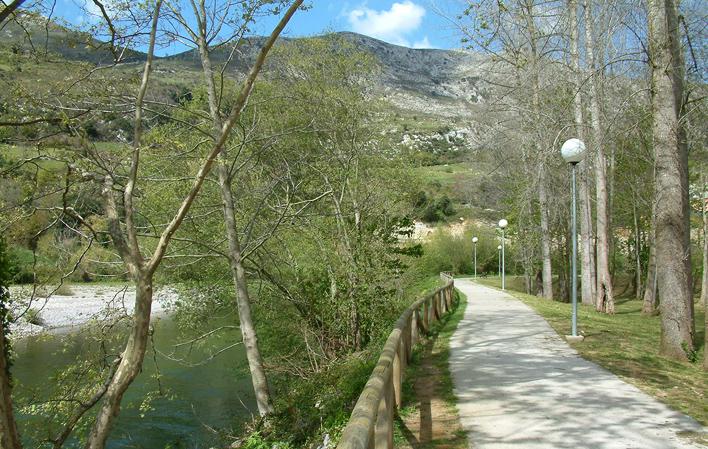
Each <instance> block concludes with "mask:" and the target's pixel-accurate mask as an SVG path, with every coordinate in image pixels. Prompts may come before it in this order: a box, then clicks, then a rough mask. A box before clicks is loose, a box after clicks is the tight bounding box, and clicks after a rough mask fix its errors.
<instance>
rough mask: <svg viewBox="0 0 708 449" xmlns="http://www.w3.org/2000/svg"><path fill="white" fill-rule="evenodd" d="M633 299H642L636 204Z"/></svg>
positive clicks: (635, 206)
mask: <svg viewBox="0 0 708 449" xmlns="http://www.w3.org/2000/svg"><path fill="white" fill-rule="evenodd" d="M633 217H634V297H635V299H641V297H642V259H641V249H642V248H641V241H642V239H641V235H640V232H639V217H637V204H636V201H635V203H634V208H633Z"/></svg>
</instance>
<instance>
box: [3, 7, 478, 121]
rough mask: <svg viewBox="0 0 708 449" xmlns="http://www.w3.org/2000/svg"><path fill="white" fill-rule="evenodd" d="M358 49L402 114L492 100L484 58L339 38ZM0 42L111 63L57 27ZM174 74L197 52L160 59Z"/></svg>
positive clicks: (15, 30)
mask: <svg viewBox="0 0 708 449" xmlns="http://www.w3.org/2000/svg"><path fill="white" fill-rule="evenodd" d="M335 34H336V35H337V37H340V38H343V39H346V40H347V41H349V42H351V43H353V44H354V46H355V47H356V48H359V49H361V50H364V51H367V52H370V53H371V54H373V56H374V57H375V58H376V60H377V61H378V64H379V66H380V67H381V72H380V74H381V75H380V78H379V79H378V82H377V86H375V87H376V89H375V92H377V93H378V94H380V95H381V96H382V97H383V98H385V99H386V100H388V101H389V102H390V103H392V104H393V105H394V106H395V107H398V108H399V109H400V110H402V111H409V112H414V113H422V114H430V115H433V116H438V117H447V118H452V117H459V116H461V115H462V116H472V115H474V112H475V111H476V110H477V109H476V108H475V105H477V104H479V103H481V102H483V101H484V100H485V98H486V97H488V94H489V92H488V90H487V88H485V87H484V83H483V81H482V79H483V75H482V67H483V65H484V62H485V59H484V57H482V56H480V55H477V54H474V53H471V52H467V51H461V50H436V49H412V48H406V47H401V46H398V45H393V44H389V43H386V42H383V41H380V40H378V39H374V38H371V37H368V36H364V35H361V34H356V33H351V32H340V33H335ZM263 39H264V38H258V37H256V38H249V39H247V40H245V41H243V42H242V43H241V45H240V47H239V48H238V49H237V51H236V57H235V58H234V59H233V60H232V61H231V63H230V67H231V69H232V70H234V71H236V72H242V73H243V72H245V71H246V70H247V69H248V68H249V67H250V63H251V62H252V61H253V60H254V59H255V57H256V55H257V52H258V50H259V48H260V45H261V44H262V42H263ZM302 39H307V38H282V39H281V41H282V43H283V44H285V45H288V44H295V45H297V43H298V42H299V41H301V40H302ZM0 41H1V42H2V44H3V45H4V46H5V45H6V46H9V47H11V48H12V49H13V51H19V50H29V49H32V50H33V51H39V52H41V53H43V52H47V53H48V54H50V55H51V54H55V55H57V56H60V57H63V58H66V59H70V60H80V61H85V62H89V63H92V64H97V65H106V64H110V63H112V59H113V55H112V54H111V52H110V51H109V46H108V45H107V44H106V43H104V42H100V41H98V40H96V39H94V38H92V37H91V36H88V35H86V34H83V33H80V32H76V31H71V30H68V29H66V28H64V27H63V26H61V25H58V24H56V23H54V22H51V21H50V22H47V21H46V19H43V18H41V17H36V18H34V19H32V18H29V19H28V20H26V21H25V23H24V28H21V27H19V26H18V25H17V24H15V23H14V22H8V23H6V24H5V26H4V27H3V28H2V29H0ZM230 52H231V48H227V47H226V46H225V47H223V48H221V49H218V50H216V51H215V52H214V53H213V54H212V57H213V59H214V61H215V62H216V63H218V62H220V61H225V60H226V59H227V58H228V57H229V54H230ZM123 56H124V59H123V64H124V65H130V64H136V63H140V62H142V61H144V59H145V54H144V53H142V52H139V51H133V50H128V51H126V52H125V53H124V54H123ZM161 65H162V66H163V67H169V69H171V70H173V71H175V70H176V71H180V70H186V71H190V72H191V71H194V70H200V66H199V57H198V54H197V52H196V51H195V50H189V51H186V52H182V53H178V54H175V55H171V56H166V57H162V58H158V60H157V62H156V67H157V68H159V67H160V66H161Z"/></svg>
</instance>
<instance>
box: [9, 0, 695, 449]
mask: <svg viewBox="0 0 708 449" xmlns="http://www.w3.org/2000/svg"><path fill="white" fill-rule="evenodd" d="M54 6H55V5H54V3H53V2H43V1H31V0H30V1H25V2H22V1H15V2H12V3H11V4H9V5H8V6H6V7H5V8H4V9H3V11H2V12H0V31H3V32H5V34H3V36H12V39H10V38H8V39H7V41H0V70H1V71H0V84H1V85H2V86H3V87H2V89H1V91H0V114H1V116H0V149H1V153H0V211H2V212H1V214H0V230H1V232H2V240H0V283H1V285H2V286H3V287H2V290H1V291H0V292H1V293H2V295H1V296H0V317H1V318H2V322H3V325H2V330H3V335H2V338H0V345H2V347H1V348H0V352H2V357H0V445H1V446H2V447H3V448H8V449H19V448H22V447H42V448H44V447H47V448H61V447H76V446H77V445H79V446H83V447H86V448H90V449H102V448H105V447H106V445H107V443H108V442H109V441H110V438H111V431H112V430H113V428H114V424H115V422H116V420H117V418H118V416H119V415H120V411H121V404H122V401H123V396H124V394H125V392H126V391H127V390H128V389H129V388H130V387H131V384H133V382H134V380H135V379H136V377H137V376H138V375H139V374H140V372H141V369H142V366H143V363H144V361H145V358H146V356H148V355H149V356H150V357H152V355H150V354H151V352H150V351H151V348H152V346H151V345H152V342H151V336H152V331H153V326H152V325H153V324H154V323H153V322H152V320H151V308H152V304H153V294H154V292H155V290H156V288H158V287H159V286H164V285H169V286H171V287H174V288H176V289H177V290H178V292H179V297H180V300H179V301H178V302H177V303H176V304H175V317H176V320H177V322H178V323H179V324H180V326H181V327H182V328H183V331H184V334H185V338H186V339H188V341H190V342H191V344H199V342H200V341H202V340H203V339H204V338H206V337H208V336H209V335H213V334H215V333H219V332H222V331H224V329H225V328H233V327H235V326H238V328H239V329H240V332H241V341H237V342H234V345H235V344H242V345H243V347H244V348H245V351H246V356H247V359H248V370H249V374H250V377H251V380H252V384H253V389H254V392H255V398H256V406H257V410H258V412H259V415H260V417H257V418H255V419H254V422H253V423H251V424H250V425H249V426H248V427H247V428H246V429H238V432H239V433H240V435H232V434H230V433H227V434H225V435H224V436H223V439H224V441H225V443H224V444H230V443H232V442H234V441H236V440H239V441H240V442H241V444H242V446H243V447H248V448H257V447H258V448H260V447H271V446H272V444H274V443H276V442H277V443H278V444H280V446H278V447H317V446H318V445H320V444H321V443H322V440H323V438H324V435H325V434H327V435H331V437H332V438H333V439H334V440H336V438H337V435H338V434H339V432H341V430H342V429H343V426H344V424H345V423H346V421H347V419H348V417H349V412H350V411H351V408H352V406H353V404H354V402H355V401H356V398H357V396H358V394H359V393H360V391H361V387H362V386H363V383H364V382H365V381H366V378H367V377H368V374H369V372H370V371H371V368H372V367H373V363H374V361H375V360H376V356H377V354H376V352H377V351H378V350H379V349H380V347H381V343H382V342H383V341H384V340H385V338H386V335H387V334H388V332H389V330H390V327H391V325H392V323H394V322H395V320H396V318H397V317H398V315H399V313H400V312H401V311H402V310H403V309H404V308H405V307H406V306H407V305H408V304H409V303H410V302H411V301H412V296H413V295H415V294H419V293H420V290H422V289H423V288H424V287H429V286H430V285H431V284H430V282H432V281H431V280H432V279H434V278H435V277H437V274H438V271H439V270H443V269H445V270H447V269H449V268H452V269H454V270H456V271H458V272H465V271H466V272H470V269H469V267H470V265H469V264H470V263H471V240H470V241H468V240H465V241H464V242H462V243H463V244H464V246H460V245H459V244H455V245H449V246H447V247H446V246H445V245H444V244H441V243H440V241H443V239H440V241H437V240H435V238H434V239H433V243H431V244H428V245H420V244H417V243H415V242H413V241H411V240H410V238H409V237H410V236H411V234H412V232H413V226H412V223H413V219H415V218H419V217H421V216H423V215H424V211H421V208H424V206H425V205H424V204H419V203H420V198H421V192H422V191H424V190H425V186H422V185H421V181H420V180H419V179H416V177H415V176H414V173H417V172H416V170H414V168H416V167H414V163H413V161H412V159H416V158H415V157H414V155H413V156H412V155H411V154H409V153H408V152H406V151H404V150H402V149H401V148H400V146H399V144H400V140H401V139H400V137H401V136H399V135H395V133H394V134H391V133H390V132H388V131H389V130H390V127H391V122H392V116H393V114H392V108H391V106H390V105H389V104H387V103H386V102H385V101H384V100H383V99H379V98H378V96H377V95H376V94H375V93H374V92H373V91H372V86H373V85H374V84H375V83H374V80H375V79H376V77H377V76H378V75H379V74H378V71H379V70H380V67H379V66H378V64H377V61H376V60H375V57H374V56H373V55H371V54H369V53H366V52H363V51H361V50H360V49H358V48H357V47H356V46H355V45H354V44H353V43H352V42H351V41H348V40H346V39H343V38H342V37H341V36H338V35H336V34H333V35H326V36H322V37H314V38H309V39H298V40H297V41H296V43H295V41H293V40H285V41H283V40H278V37H279V36H280V34H281V32H282V31H283V29H284V28H285V26H286V24H287V23H288V21H289V20H290V19H291V17H292V16H293V15H295V14H306V9H307V5H306V4H305V5H303V2H302V0H296V1H291V0H270V1H263V0H238V1H236V0H226V1H216V2H204V1H197V0H191V1H188V2H172V1H166V0H150V1H146V2H130V1H124V0H117V1H116V0H112V1H110V2H105V3H104V2H102V1H100V0H92V2H86V5H85V7H86V8H87V11H86V13H87V14H90V15H91V17H92V18H93V19H94V20H92V21H91V22H90V23H84V24H83V26H76V25H71V24H68V23H59V22H57V20H58V19H56V18H53V17H54V14H53V8H54ZM89 6H90V11H89V10H88V8H89ZM705 19H706V11H705V5H704V4H702V3H701V2H699V1H696V2H685V3H682V4H681V10H679V7H678V5H676V4H675V3H673V2H672V1H664V2H659V1H658V0H650V1H649V2H648V4H647V5H638V4H637V3H636V2H630V1H627V2H614V1H610V2H593V1H590V0H585V1H584V2H583V4H581V5H579V4H578V2H577V1H576V0H568V1H560V2H551V3H548V2H534V1H533V0H530V1H518V2H517V1H511V2H498V1H481V2H469V3H468V7H467V8H466V9H464V10H463V11H459V15H457V16H455V17H454V18H452V20H454V21H455V22H456V23H457V24H458V25H459V28H460V32H461V34H462V35H463V36H464V38H463V42H464V44H465V45H466V46H468V47H469V48H470V49H471V50H474V51H478V52H484V53H486V54H487V56H488V58H487V61H488V62H487V63H485V67H484V69H485V71H486V73H487V75H488V83H489V84H490V86H491V87H490V92H492V94H491V97H490V98H488V99H487V104H486V105H485V108H486V109H485V112H486V113H485V114H484V117H483V118H480V123H482V124H483V125H485V126H484V129H483V130H482V135H483V136H484V139H483V141H482V142H481V143H480V148H479V149H478V151H477V153H476V154H478V155H479V154H481V153H484V154H488V155H494V156H493V157H494V158H498V162H499V163H498V164H495V167H496V168H495V172H496V173H498V174H500V176H499V177H497V178H495V180H496V182H497V185H495V186H493V187H492V188H493V190H497V191H503V194H502V195H501V198H502V200H501V202H502V203H503V204H504V205H505V209H504V212H503V213H501V212H500V214H503V215H504V217H505V218H507V219H508V220H509V223H510V226H509V228H508V237H509V239H510V246H511V248H510V255H509V257H510V258H511V260H512V261H513V263H512V264H509V265H510V271H511V272H516V273H519V274H522V275H523V276H524V279H525V288H526V290H527V291H528V292H535V293H538V294H539V295H541V296H543V297H545V298H548V299H553V298H556V299H561V300H566V299H567V297H568V295H569V293H568V292H569V278H568V274H567V271H568V260H569V251H570V249H569V240H570V231H569V223H568V221H569V209H568V204H569V188H568V181H569V176H568V167H567V166H566V165H565V164H564V162H563V161H562V159H561V158H560V156H559V154H558V150H559V148H560V144H561V143H562V142H563V141H564V140H565V139H567V138H570V137H579V138H581V139H583V140H584V141H585V142H586V144H587V147H588V150H589V151H588V155H587V156H586V158H585V160H584V161H583V162H582V163H581V164H580V167H579V169H580V176H579V185H580V189H579V190H580V197H579V200H580V217H581V219H580V223H581V232H580V242H581V254H582V258H581V261H582V262H581V268H582V276H581V285H582V291H581V292H582V293H581V297H582V301H583V302H584V303H586V304H593V305H594V306H595V308H596V310H597V311H598V312H600V313H613V311H614V301H615V296H616V295H615V288H614V287H615V284H616V283H617V280H618V279H620V278H622V277H623V276H624V277H627V275H631V279H632V283H633V290H634V294H635V296H636V297H637V298H642V299H643V301H644V303H645V312H646V313H648V314H653V313H660V314H661V317H662V341H661V346H660V348H659V349H658V351H660V352H661V353H662V354H663V355H664V356H666V357H669V358H671V359H676V360H678V361H680V362H682V363H685V362H687V361H688V360H689V359H691V358H693V356H694V355H695V354H696V351H697V350H698V348H699V347H700V346H701V342H699V341H697V339H696V335H697V332H696V323H695V318H694V303H695V300H694V292H696V291H698V290H700V291H701V292H702V301H704V304H705V301H706V300H707V298H706V293H707V292H708V286H707V284H708V277H707V276H706V270H705V266H706V265H707V264H708V261H706V257H707V256H706V254H708V251H706V246H705V245H706V243H705V242H706V239H705V234H706V228H707V227H708V222H707V221H706V207H705V198H706V193H705V192H706V179H705V173H706V171H707V170H706V168H707V165H708V164H707V163H708V158H707V156H706V151H705V142H706V128H705V123H706V115H705V105H704V102H703V97H704V96H705V79H704V78H705V74H706V70H705V55H704V54H703V52H704V51H705V48H704V47H705V45H699V44H697V42H704V40H705V23H706V20H705ZM266 23H268V24H272V27H273V28H272V31H271V34H270V35H269V36H267V37H255V36H254V33H253V31H252V30H254V29H260V28H263V27H264V26H265V24H266ZM3 39H5V37H3ZM175 43H178V44H180V45H181V46H186V47H187V48H189V49H190V52H188V53H186V54H185V55H183V56H184V57H183V58H182V59H170V58H159V57H157V56H156V54H159V53H160V50H161V49H163V48H169V47H170V46H171V45H174V44H175ZM139 50H141V51H144V53H143V52H141V51H139ZM77 55H80V56H81V57H77ZM186 67H191V68H189V69H187V68H186ZM418 168H419V167H418ZM448 203H449V201H448V202H446V203H445V205H444V209H448V208H450V209H451V206H450V204H448ZM444 215H445V216H449V215H452V210H450V211H449V212H446V213H445V214H444ZM500 218H501V217H500ZM701 227H702V231H701ZM492 229H493V228H491V227H488V231H485V232H487V233H488V234H487V235H486V236H483V235H479V237H480V254H479V256H480V258H481V259H482V260H483V261H484V263H486V265H487V268H485V271H494V268H495V265H494V264H495V262H494V261H495V259H494V256H495V255H496V241H495V237H496V236H495V235H494V231H493V230H492ZM692 231H693V232H692ZM474 232H475V233H478V232H477V230H475V231H474ZM470 237H471V236H470ZM701 241H702V242H703V249H702V250H701V249H700V248H699V246H700V243H699V242H701ZM436 242H437V243H436ZM491 242H494V244H493V245H492V243H491ZM701 253H702V254H703V261H702V262H701V261H699V260H698V258H699V257H698V256H699V255H700V254H701ZM694 259H695V260H694ZM554 273H556V275H555V276H554ZM701 275H702V288H701V285H700V282H699V278H700V277H701ZM554 277H555V278H556V279H557V280H558V282H557V284H556V285H557V286H558V287H557V288H556V292H555V293H556V294H555V295H554ZM111 280H118V281H123V282H126V283H130V284H131V285H133V287H134V288H135V291H136V299H135V312H134V313H133V314H132V315H130V316H124V315H121V316H117V317H112V321H111V322H110V323H109V324H108V325H98V326H95V328H93V327H90V326H87V330H86V331H87V332H89V333H90V335H91V337H92V338H91V340H90V341H92V342H93V344H94V346H93V347H92V349H91V350H90V351H87V352H86V354H85V356H84V358H82V359H81V360H77V361H76V363H75V364H73V365H71V366H69V367H68V368H66V369H63V370H62V371H61V372H59V373H54V374H53V375H52V376H51V377H50V376H49V375H47V382H48V383H53V384H55V385H52V388H51V390H52V393H51V394H49V395H48V396H47V397H43V398H40V399H39V400H38V399H37V398H34V399H33V401H28V400H26V399H25V398H18V397H17V394H16V392H14V391H13V387H14V386H15V385H17V383H20V384H21V382H22V379H14V378H13V377H12V359H13V357H12V355H13V353H12V350H11V343H12V340H11V338H10V337H11V335H10V331H11V329H12V326H13V323H15V322H18V321H19V320H27V318H28V317H30V316H32V315H33V314H36V312H37V310H38V309H41V307H42V305H43V304H45V303H46V301H47V299H46V297H47V296H51V294H53V293H56V292H61V291H62V289H66V287H67V286H68V285H69V284H70V283H80V282H87V283H88V282H96V281H111ZM426 282H427V284H426ZM11 284H22V285H23V286H24V287H23V288H21V289H18V290H13V292H14V291H17V292H18V293H17V294H13V295H10V294H9V291H10V290H8V288H6V287H9V286H10V285H11ZM49 300H51V299H49ZM224 311H231V312H233V313H232V316H233V318H234V322H233V325H232V326H223V325H219V326H217V325H214V324H213V321H212V318H213V317H214V316H215V315H217V314H222V312H224ZM104 324H105V323H104ZM176 343H177V342H176ZM703 344H704V343H703ZM223 349H224V350H225V349H226V348H223ZM218 353H219V351H218V350H217V351H216V352H215V353H214V354H215V355H214V356H215V357H216V356H217V355H218ZM704 366H705V367H706V369H708V359H706V360H705V362H704ZM37 375H38V376H41V375H43V373H37ZM237 375H238V373H236V372H235V373H234V381H236V376H237ZM156 394H159V393H156ZM27 416H32V417H33V419H34V421H33V422H39V421H41V422H42V423H44V424H43V425H42V426H34V425H33V426H31V425H28V424H27V423H26V422H24V421H23V419H22V418H19V419H18V417H27ZM38 420H39V421H38ZM327 438H329V437H327ZM261 443H262V444H261Z"/></svg>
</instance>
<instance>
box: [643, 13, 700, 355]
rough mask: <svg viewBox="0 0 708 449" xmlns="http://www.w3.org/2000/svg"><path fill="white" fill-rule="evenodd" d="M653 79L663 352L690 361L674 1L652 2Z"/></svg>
mask: <svg viewBox="0 0 708 449" xmlns="http://www.w3.org/2000/svg"><path fill="white" fill-rule="evenodd" d="M648 6H649V11H648V13H649V41H650V53H651V57H650V65H651V77H652V115H653V117H652V129H653V143H654V152H655V157H656V187H655V188H656V212H657V214H656V266H657V280H658V290H659V294H660V295H661V345H660V347H661V353H662V354H663V355H665V356H667V357H670V358H672V359H675V360H682V361H685V360H688V354H687V353H688V352H690V351H692V350H693V335H692V333H691V321H692V320H691V312H690V304H691V303H692V292H691V290H690V287H689V282H690V248H689V247H688V245H687V235H686V232H687V226H686V223H687V221H688V218H689V217H688V216H687V215H686V212H687V210H688V208H687V201H688V197H687V191H686V190H684V188H685V186H684V180H685V179H687V175H688V166H687V165H686V163H685V161H686V160H687V154H684V153H685V152H686V146H685V145H682V143H681V142H680V136H681V134H682V133H681V132H680V127H681V124H680V111H681V101H682V93H683V77H682V73H683V71H682V65H683V61H682V58H681V54H680V47H679V45H680V37H679V30H678V12H677V6H676V4H675V3H674V1H673V0H649V2H648Z"/></svg>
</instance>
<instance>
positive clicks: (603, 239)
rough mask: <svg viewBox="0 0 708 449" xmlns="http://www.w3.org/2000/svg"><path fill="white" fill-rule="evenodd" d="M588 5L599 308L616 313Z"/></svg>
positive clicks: (587, 3)
mask: <svg viewBox="0 0 708 449" xmlns="http://www.w3.org/2000/svg"><path fill="white" fill-rule="evenodd" d="M584 8H585V53H586V55H587V59H588V69H589V70H590V71H591V77H590V94H589V100H590V118H591V120H590V122H591V124H592V139H591V143H592V145H591V148H592V147H594V148H595V197H596V206H595V207H596V232H597V245H596V248H597V259H596V260H597V291H596V299H595V309H596V310H597V311H598V312H604V313H614V312H615V302H614V296H613V292H612V278H611V276H610V227H609V210H608V207H607V204H608V198H607V161H606V159H605V150H604V142H603V132H602V124H601V122H600V98H599V95H600V89H599V81H598V73H597V64H596V62H595V56H594V48H593V47H594V45H595V43H594V31H593V25H592V23H593V17H592V10H591V3H590V2H589V1H588V0H584Z"/></svg>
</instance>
